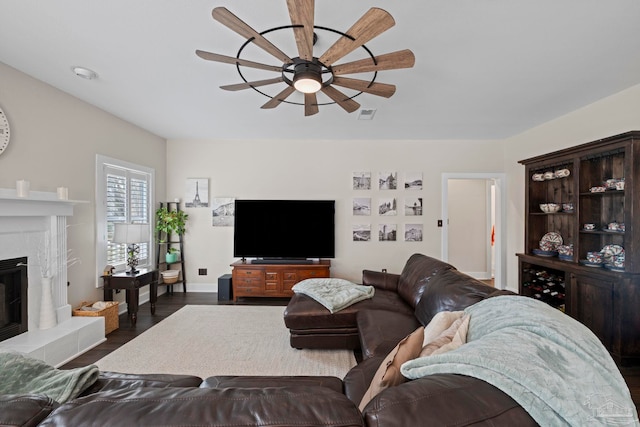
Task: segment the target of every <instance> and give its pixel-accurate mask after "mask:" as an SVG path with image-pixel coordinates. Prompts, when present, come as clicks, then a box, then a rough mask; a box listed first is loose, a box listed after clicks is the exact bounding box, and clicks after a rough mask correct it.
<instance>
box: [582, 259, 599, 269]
mask: <svg viewBox="0 0 640 427" xmlns="http://www.w3.org/2000/svg"><path fill="white" fill-rule="evenodd" d="M580 264H582V265H586V266H587V267H599V268H600V267H602V264H601V263H599V262H591V261H588V260H586V259H581V260H580Z"/></svg>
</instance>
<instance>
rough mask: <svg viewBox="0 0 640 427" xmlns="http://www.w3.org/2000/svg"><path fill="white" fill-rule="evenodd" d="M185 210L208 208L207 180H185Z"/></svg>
mask: <svg viewBox="0 0 640 427" xmlns="http://www.w3.org/2000/svg"><path fill="white" fill-rule="evenodd" d="M184 201H185V202H184V206H185V207H186V208H208V207H209V178H187V192H186V194H185V197H184Z"/></svg>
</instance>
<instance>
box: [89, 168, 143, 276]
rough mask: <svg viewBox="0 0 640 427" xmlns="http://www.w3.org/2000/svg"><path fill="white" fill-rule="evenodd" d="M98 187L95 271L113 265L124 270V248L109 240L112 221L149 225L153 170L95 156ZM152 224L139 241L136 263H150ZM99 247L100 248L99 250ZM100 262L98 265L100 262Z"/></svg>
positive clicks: (111, 236) (111, 231)
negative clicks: (147, 233) (145, 236)
mask: <svg viewBox="0 0 640 427" xmlns="http://www.w3.org/2000/svg"><path fill="white" fill-rule="evenodd" d="M96 167H97V168H98V174H97V175H98V177H97V178H98V179H97V182H98V187H99V188H98V190H97V191H96V199H97V200H96V201H97V203H96V206H97V209H96V212H97V216H98V219H97V221H96V224H97V226H98V228H100V230H98V241H99V242H98V243H99V244H98V245H97V246H98V248H99V249H98V254H97V257H96V259H97V260H98V264H97V267H98V272H99V274H101V273H102V271H103V268H104V267H105V266H106V265H112V266H114V267H116V270H117V271H123V270H125V269H126V263H127V248H126V245H125V244H123V243H115V242H113V233H114V230H115V224H117V223H132V224H151V223H152V222H153V221H152V220H153V215H152V213H151V207H152V206H153V203H152V200H151V194H152V191H151V188H152V184H153V176H154V174H153V170H149V169H148V168H145V167H143V166H138V165H132V164H130V163H127V162H122V161H118V160H115V159H108V158H105V157H103V156H98V160H97V161H96ZM151 229H152V227H149V235H148V236H147V240H146V241H145V242H141V243H140V244H139V247H140V253H139V255H138V260H139V263H138V266H139V267H144V266H149V265H151V264H152V262H151V260H152V259H153V257H152V254H151V250H152V245H151V242H152V234H151ZM100 248H102V250H100ZM101 263H102V264H101Z"/></svg>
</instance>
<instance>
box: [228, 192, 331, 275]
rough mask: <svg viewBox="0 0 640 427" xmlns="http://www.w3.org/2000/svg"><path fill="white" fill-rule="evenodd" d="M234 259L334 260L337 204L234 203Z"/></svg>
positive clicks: (290, 202) (260, 260) (269, 260)
mask: <svg viewBox="0 0 640 427" xmlns="http://www.w3.org/2000/svg"><path fill="white" fill-rule="evenodd" d="M234 215H235V218H234V222H235V225H234V233H233V255H234V256H235V257H239V258H256V260H252V261H251V262H252V263H260V262H274V263H276V262H298V263H304V262H305V260H308V259H310V258H334V257H335V201H334V200H242V199H238V200H236V201H235V213H234Z"/></svg>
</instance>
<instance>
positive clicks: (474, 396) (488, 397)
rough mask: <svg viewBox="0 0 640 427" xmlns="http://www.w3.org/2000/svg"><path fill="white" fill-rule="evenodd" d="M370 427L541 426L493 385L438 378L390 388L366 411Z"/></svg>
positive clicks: (458, 377) (460, 378)
mask: <svg viewBox="0 0 640 427" xmlns="http://www.w3.org/2000/svg"><path fill="white" fill-rule="evenodd" d="M364 418H365V423H366V425H368V426H376V427H384V426H398V425H403V426H413V425H424V424H425V423H428V424H429V425H474V426H493V427H497V426H505V427H507V426H508V427H511V426H537V425H538V424H537V423H536V422H535V421H534V420H533V418H531V416H530V415H529V414H528V413H527V411H525V410H524V409H523V408H522V407H521V406H520V405H518V403H516V401H515V400H513V399H512V398H511V397H509V396H508V395H507V394H505V393H504V392H502V391H501V390H499V389H497V388H496V387H494V386H492V385H491V384H489V383H487V382H484V381H482V380H479V379H477V378H472V377H467V376H464V375H456V374H434V375H429V376H428V377H424V378H420V379H417V380H413V381H409V382H406V383H403V384H400V385H398V386H395V387H391V388H388V389H386V390H384V391H382V392H381V393H380V394H378V395H377V396H375V397H374V398H373V399H372V400H371V401H370V402H369V404H367V406H366V407H365V408H364Z"/></svg>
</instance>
